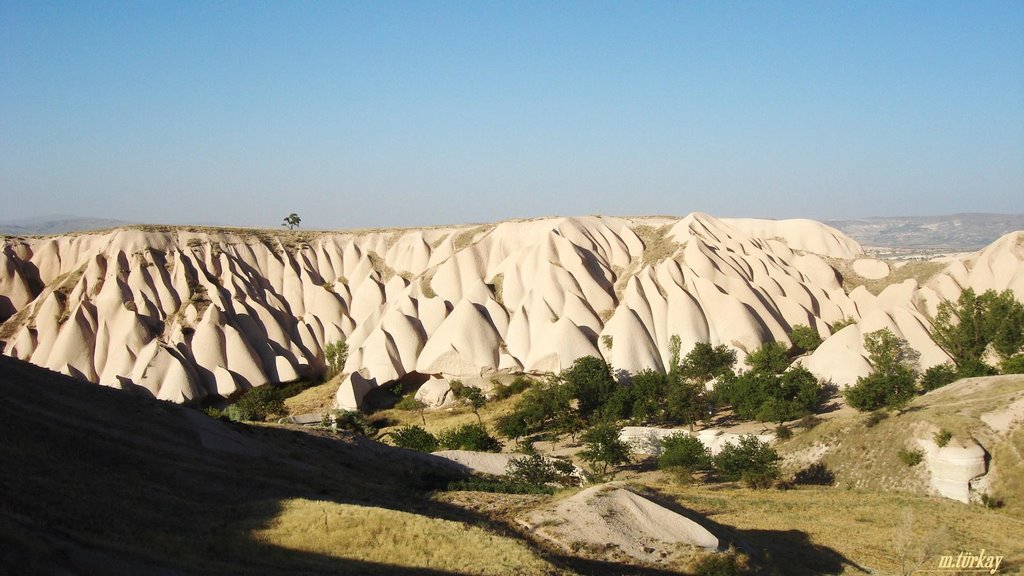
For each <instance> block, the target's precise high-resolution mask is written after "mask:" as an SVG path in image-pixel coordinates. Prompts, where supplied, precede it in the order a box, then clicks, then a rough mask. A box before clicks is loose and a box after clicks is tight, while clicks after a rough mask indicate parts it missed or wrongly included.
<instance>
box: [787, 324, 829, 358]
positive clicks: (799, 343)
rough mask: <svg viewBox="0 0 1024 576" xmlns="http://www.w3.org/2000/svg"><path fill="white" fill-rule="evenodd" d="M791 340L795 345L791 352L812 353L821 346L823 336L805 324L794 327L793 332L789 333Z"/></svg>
mask: <svg viewBox="0 0 1024 576" xmlns="http://www.w3.org/2000/svg"><path fill="white" fill-rule="evenodd" d="M789 340H790V341H791V342H792V343H793V348H792V350H791V352H793V353H800V354H802V353H804V352H811V351H812V350H814V349H816V348H817V347H818V346H820V345H821V336H819V335H818V331H817V330H815V329H814V328H811V327H810V326H805V325H803V324H797V325H796V326H793V330H792V331H791V332H790V333H789Z"/></svg>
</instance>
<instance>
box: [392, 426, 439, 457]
mask: <svg viewBox="0 0 1024 576" xmlns="http://www.w3.org/2000/svg"><path fill="white" fill-rule="evenodd" d="M390 436H391V441H392V442H394V443H395V446H398V447H399V448H405V449H407V450H415V451H417V452H434V451H436V450H437V445H438V444H437V438H436V437H434V435H433V434H431V433H430V432H427V431H426V430H425V429H423V428H422V427H420V426H403V427H401V428H398V429H397V430H393V431H392V432H391V433H390Z"/></svg>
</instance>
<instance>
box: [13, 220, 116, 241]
mask: <svg viewBox="0 0 1024 576" xmlns="http://www.w3.org/2000/svg"><path fill="white" fill-rule="evenodd" d="M125 224H127V222H125V221H123V220H114V219H111V218H83V217H80V216H67V215H50V216H36V217H33V218H21V219H18V220H5V221H0V234H5V235H8V236H34V235H46V234H65V233H67V232H83V231H86V230H102V229H104V228H116V227H118V226H123V225H125Z"/></svg>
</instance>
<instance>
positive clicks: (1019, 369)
mask: <svg viewBox="0 0 1024 576" xmlns="http://www.w3.org/2000/svg"><path fill="white" fill-rule="evenodd" d="M999 368H1000V369H1002V371H1003V374H1024V354H1015V355H1013V356H1010V357H1009V358H1006V359H1005V360H1003V361H1002V363H1000V364H999Z"/></svg>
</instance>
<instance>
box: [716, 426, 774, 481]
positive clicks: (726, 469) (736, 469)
mask: <svg viewBox="0 0 1024 576" xmlns="http://www.w3.org/2000/svg"><path fill="white" fill-rule="evenodd" d="M778 462H779V454H778V453H777V452H776V451H775V449H774V448H772V447H771V445H769V444H768V443H767V442H762V441H761V440H759V439H758V438H757V436H754V435H753V434H744V435H743V436H740V438H739V441H738V442H737V443H735V444H726V445H725V447H723V448H722V451H721V452H719V453H718V454H717V455H716V456H715V457H714V458H713V459H712V463H713V464H714V467H715V472H716V473H717V474H718V476H719V477H720V478H721V479H722V480H730V481H735V480H740V479H741V478H742V477H743V473H744V472H747V473H748V476H749V477H750V478H752V479H755V480H760V479H762V478H765V477H768V478H771V479H772V480H774V479H777V478H778V477H779V465H778Z"/></svg>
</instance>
